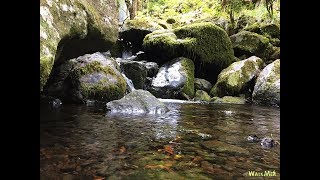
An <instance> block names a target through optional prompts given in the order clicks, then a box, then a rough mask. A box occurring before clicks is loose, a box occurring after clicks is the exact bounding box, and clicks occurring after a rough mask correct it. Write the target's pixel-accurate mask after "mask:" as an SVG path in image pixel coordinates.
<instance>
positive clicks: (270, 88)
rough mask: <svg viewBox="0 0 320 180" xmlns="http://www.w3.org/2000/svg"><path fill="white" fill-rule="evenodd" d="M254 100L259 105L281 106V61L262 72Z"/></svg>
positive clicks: (255, 87)
mask: <svg viewBox="0 0 320 180" xmlns="http://www.w3.org/2000/svg"><path fill="white" fill-rule="evenodd" d="M252 100H253V102H254V103H257V104H264V105H276V106H280V59H278V60H276V61H274V62H272V63H270V64H269V65H267V66H266V67H265V68H264V69H263V70H262V71H261V73H260V74H259V76H258V78H257V82H256V84H255V86H254V90H253V93H252Z"/></svg>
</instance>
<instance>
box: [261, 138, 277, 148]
mask: <svg viewBox="0 0 320 180" xmlns="http://www.w3.org/2000/svg"><path fill="white" fill-rule="evenodd" d="M260 144H261V146H262V147H263V148H272V147H274V145H275V141H274V140H273V139H272V138H270V137H265V138H263V139H262V140H261V143H260Z"/></svg>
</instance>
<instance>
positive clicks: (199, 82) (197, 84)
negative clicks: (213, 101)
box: [194, 78, 212, 93]
mask: <svg viewBox="0 0 320 180" xmlns="http://www.w3.org/2000/svg"><path fill="white" fill-rule="evenodd" d="M194 88H195V89H196V90H203V91H206V92H207V93H209V92H210V90H211V88H212V84H211V83H210V82H209V81H207V80H205V79H200V78H194Z"/></svg>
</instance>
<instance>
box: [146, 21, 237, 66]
mask: <svg viewBox="0 0 320 180" xmlns="http://www.w3.org/2000/svg"><path fill="white" fill-rule="evenodd" d="M143 46H144V48H145V50H146V52H147V53H149V54H150V55H151V56H154V58H156V59H160V60H159V61H160V62H161V60H162V61H167V60H168V59H173V58H176V57H181V56H183V57H187V58H190V59H192V60H193V61H194V62H196V61H198V62H201V63H208V64H215V65H217V66H218V67H226V66H227V65H229V64H230V63H232V62H233V61H234V57H233V50H232V45H231V41H230V39H229V37H228V35H227V33H226V32H225V31H224V30H223V29H222V28H220V27H218V26H216V25H214V24H213V23H210V22H204V23H195V24H191V25H186V26H183V27H180V28H176V29H174V30H173V32H171V31H168V30H167V31H155V32H153V33H151V34H148V35H147V36H146V37H145V39H144V42H143Z"/></svg>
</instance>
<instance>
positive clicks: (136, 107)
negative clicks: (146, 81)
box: [107, 90, 168, 114]
mask: <svg viewBox="0 0 320 180" xmlns="http://www.w3.org/2000/svg"><path fill="white" fill-rule="evenodd" d="M107 109H108V110H109V111H110V113H124V114H163V113H165V112H167V111H168V108H167V107H166V105H165V104H164V103H163V102H160V101H159V100H158V99H157V98H156V97H154V96H153V95H152V94H151V93H150V92H148V91H144V90H134V91H132V92H131V93H129V94H127V95H126V96H124V97H123V98H121V99H119V100H114V101H111V102H108V103H107Z"/></svg>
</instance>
